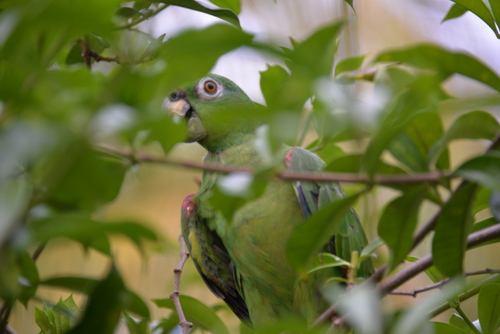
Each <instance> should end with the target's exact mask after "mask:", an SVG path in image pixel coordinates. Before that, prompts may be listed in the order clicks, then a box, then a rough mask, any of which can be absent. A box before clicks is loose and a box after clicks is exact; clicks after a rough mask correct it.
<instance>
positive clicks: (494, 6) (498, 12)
mask: <svg viewBox="0 0 500 334" xmlns="http://www.w3.org/2000/svg"><path fill="white" fill-rule="evenodd" d="M489 2H490V7H491V11H492V12H493V16H494V17H495V21H496V23H497V26H499V24H498V23H499V22H500V3H499V2H498V1H496V0H490V1H489Z"/></svg>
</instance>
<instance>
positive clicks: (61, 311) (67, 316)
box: [35, 295, 80, 334]
mask: <svg viewBox="0 0 500 334" xmlns="http://www.w3.org/2000/svg"><path fill="white" fill-rule="evenodd" d="M79 313H80V310H79V309H78V306H77V305H76V303H75V301H74V299H73V295H70V296H69V297H68V298H66V299H65V300H62V299H59V301H58V302H57V304H47V303H44V305H43V309H42V310H40V309H38V308H35V321H36V323H37V325H38V327H40V329H41V330H42V334H50V333H51V334H64V333H66V332H68V331H69V329H70V328H71V326H72V325H74V324H75V322H76V319H77V316H78V315H79Z"/></svg>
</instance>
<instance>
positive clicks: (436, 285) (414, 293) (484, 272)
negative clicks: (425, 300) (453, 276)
mask: <svg viewBox="0 0 500 334" xmlns="http://www.w3.org/2000/svg"><path fill="white" fill-rule="evenodd" d="M498 273H500V269H490V268H486V269H483V270H477V271H468V272H466V273H464V274H465V276H475V275H487V274H490V275H492V274H498ZM449 281H450V279H449V278H445V279H444V280H441V281H439V282H436V283H434V284H431V285H428V286H425V287H423V288H419V289H415V290H411V291H391V292H390V294H391V295H400V296H411V297H416V296H417V294H419V293H421V292H426V291H430V290H433V289H437V288H440V287H442V286H443V285H445V284H446V283H448V282H449Z"/></svg>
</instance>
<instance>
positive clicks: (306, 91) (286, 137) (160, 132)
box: [0, 0, 500, 334]
mask: <svg viewBox="0 0 500 334" xmlns="http://www.w3.org/2000/svg"><path fill="white" fill-rule="evenodd" d="M211 2H212V3H213V4H214V5H216V6H220V8H219V9H212V7H210V8H209V7H206V6H205V5H203V4H201V3H198V2H197V1H195V0H183V1H180V0H164V1H149V0H136V1H121V0H107V1H102V0H86V1H66V0H4V1H0V10H1V11H0V157H1V158H0V213H1V214H0V247H1V248H0V249H1V253H0V299H1V301H2V306H1V309H0V316H1V321H0V332H2V333H3V332H7V333H8V332H11V331H12V329H11V328H10V327H9V326H8V320H9V315H10V313H11V309H12V307H13V305H14V304H15V303H21V304H23V305H25V306H26V307H28V308H32V307H35V306H34V305H33V301H36V300H38V297H37V288H38V287H39V286H42V285H43V286H55V287H62V288H66V289H70V290H73V291H75V292H78V293H83V294H86V295H88V299H87V302H86V303H85V304H84V305H77V304H76V303H75V302H74V300H73V298H72V297H71V296H64V298H65V299H64V300H63V299H61V300H60V301H59V302H58V303H57V304H51V303H49V302H48V301H47V302H46V303H45V304H40V303H38V304H35V305H36V307H37V309H36V317H35V319H27V321H28V320H30V321H36V323H37V324H38V325H39V327H40V330H41V332H42V333H65V332H68V333H72V334H76V333H113V331H114V329H115V327H116V324H117V323H118V322H119V321H120V319H123V320H124V321H125V323H126V324H127V326H128V328H129V330H130V332H131V333H151V331H152V328H157V331H158V332H161V333H169V332H170V331H171V330H172V329H173V328H174V327H176V326H177V324H178V318H177V315H176V313H175V312H174V311H173V310H174V304H173V302H172V301H171V300H170V299H157V300H155V303H156V305H157V306H158V307H161V308H167V309H172V314H171V316H170V317H167V318H163V319H150V310H149V309H148V306H147V304H146V303H145V302H144V301H143V300H142V299H141V297H140V296H138V295H137V294H135V293H134V292H132V291H130V290H129V289H127V287H126V283H125V282H124V280H123V278H122V276H121V274H120V268H117V267H116V266H115V265H110V269H109V271H108V273H107V275H106V276H105V277H102V278H100V279H90V278H86V277H49V278H47V277H40V275H39V274H38V268H37V264H36V260H37V258H38V256H39V255H40V253H41V252H42V251H43V250H44V247H45V245H46V244H47V243H49V242H51V241H52V240H53V239H56V238H61V237H63V238H69V239H72V240H74V241H75V242H77V243H80V244H81V245H82V246H83V247H84V248H85V249H88V248H91V249H95V250H97V251H98V252H101V253H102V254H105V255H107V256H109V258H110V263H112V262H113V257H112V252H111V246H110V241H109V237H110V236H111V235H117V234H118V235H123V236H125V237H126V238H128V239H130V240H131V241H132V242H133V243H134V244H136V245H137V246H138V247H139V248H141V247H142V246H143V244H144V242H145V241H153V242H155V241H157V240H158V239H159V236H158V235H157V233H156V232H154V231H152V230H151V229H149V228H147V227H145V226H144V225H141V224H139V223H136V222H131V221H122V222H113V223H109V222H105V221H102V219H100V218H99V217H100V216H99V214H97V213H98V212H99V209H100V208H101V207H102V206H103V205H104V204H106V203H108V202H110V201H111V200H113V199H114V198H115V197H116V196H117V193H118V191H119V189H120V186H121V184H122V182H123V180H124V176H125V173H127V171H128V170H129V169H130V167H131V166H134V167H135V166H136V165H137V164H141V163H147V161H146V160H156V161H159V162H164V163H165V164H176V161H175V160H172V159H163V157H161V156H154V157H152V156H151V155H147V156H146V155H144V154H143V153H148V152H147V144H148V143H150V142H158V143H159V144H160V145H161V147H162V148H163V151H164V153H165V155H168V153H169V151H170V150H171V149H172V147H173V146H174V145H175V144H177V143H179V142H181V141H182V140H183V139H184V136H185V128H184V125H183V124H176V123H174V122H173V121H172V120H170V119H169V118H168V117H167V116H166V115H165V113H164V111H163V110H162V108H161V106H162V102H163V99H164V97H165V95H166V92H169V91H171V90H172V89H174V88H176V87H178V86H180V85H182V84H183V83H186V82H190V81H193V80H195V79H197V78H199V77H202V76H203V75H204V74H206V73H207V72H208V71H210V69H211V68H212V67H213V66H214V64H215V63H216V61H217V60H218V59H219V57H221V56H222V55H224V54H226V53H228V52H230V51H232V50H235V49H237V48H240V47H248V48H252V49H254V50H256V51H258V52H263V53H267V54H271V55H273V57H275V58H276V59H278V60H279V62H281V63H282V64H283V66H280V65H275V66H269V67H268V69H267V70H266V71H264V72H262V73H261V89H262V92H263V95H264V98H265V101H266V104H267V106H268V108H269V109H268V110H269V112H268V114H267V115H266V117H268V118H267V119H268V123H269V128H268V132H263V133H262V136H263V138H262V139H263V142H264V143H266V144H265V145H268V148H269V154H270V155H272V154H273V153H274V152H275V151H276V150H278V149H279V145H281V144H282V143H286V144H288V145H304V143H305V141H304V138H305V137H306V136H307V137H308V138H310V137H311V136H313V137H314V140H312V141H309V142H307V146H308V148H309V149H311V150H313V151H315V152H316V153H317V154H318V155H320V156H321V157H322V158H323V159H324V160H325V162H326V163H327V167H326V172H328V173H325V174H321V176H322V177H324V178H325V177H326V178H329V179H330V180H338V181H346V182H353V183H354V184H357V186H355V187H350V188H349V196H348V197H346V198H345V199H344V200H342V201H340V202H339V203H336V205H335V206H334V207H329V208H328V210H325V211H320V212H319V213H318V214H317V215H315V216H313V217H311V218H310V219H309V221H308V222H306V223H307V224H308V225H307V226H308V227H307V228H298V229H297V231H296V233H295V234H294V235H293V236H292V237H291V239H290V241H289V247H288V255H289V260H290V262H291V263H292V264H293V265H294V267H295V268H297V270H298V271H300V272H304V273H307V271H309V270H321V268H311V266H313V265H314V261H313V259H314V258H315V257H316V254H317V252H318V250H319V248H320V247H321V245H322V244H323V242H324V240H323V239H324V236H328V235H329V233H331V232H332V231H334V230H335V226H336V224H335V221H336V220H338V219H340V217H341V215H339V212H341V211H342V210H343V209H344V208H348V207H349V206H351V205H352V204H353V203H355V202H356V201H357V200H359V199H360V198H362V197H364V196H367V194H369V193H370V192H371V191H374V190H376V189H379V188H381V187H389V188H392V189H394V190H395V191H397V193H398V196H397V197H396V198H395V199H393V200H391V201H390V202H389V203H387V204H386V206H385V207H384V209H383V212H382V213H381V215H380V219H379V222H378V225H377V228H378V234H379V237H380V238H377V239H375V240H373V241H372V242H371V243H370V244H369V245H368V247H367V248H366V249H365V250H364V251H363V252H362V253H361V254H358V255H359V256H353V260H352V261H351V263H346V262H345V261H342V260H339V259H336V258H331V259H329V260H328V261H327V260H326V259H325V261H324V262H322V263H321V266H338V265H341V266H344V267H346V268H349V270H351V271H355V270H356V268H358V266H359V263H360V261H362V260H363V259H364V258H366V257H369V256H372V255H373V253H374V252H375V251H376V250H377V248H379V247H381V246H382V245H385V246H384V247H387V248H388V249H389V252H390V256H389V257H388V259H387V260H386V261H384V263H380V262H379V263H378V267H379V270H378V271H377V273H376V274H375V276H374V277H372V278H371V279H370V280H369V282H365V283H362V284H360V285H357V283H360V282H355V281H353V280H351V281H348V282H347V283H348V284H349V286H350V287H351V288H350V289H348V290H347V291H337V290H334V291H326V292H325V294H326V296H327V298H329V299H330V300H331V301H332V308H331V309H330V310H329V311H330V312H328V313H327V314H325V319H326V322H327V323H328V321H329V320H328V319H330V318H331V317H332V316H333V317H334V318H335V319H336V323H337V324H340V325H339V326H340V327H342V328H345V327H343V326H348V327H352V328H353V329H354V330H355V332H356V333H398V334H400V333H422V332H424V331H427V332H429V333H432V332H434V333H470V332H473V333H485V334H486V333H494V332H495V331H496V329H497V328H498V327H499V325H500V320H499V319H500V276H499V272H498V270H496V269H500V268H495V269H493V270H492V269H486V268H485V270H484V271H482V272H481V273H482V274H486V275H487V276H485V278H484V279H482V280H479V281H477V282H476V283H474V285H472V286H471V284H467V279H466V277H467V276H469V275H471V273H468V272H467V270H466V268H464V265H463V263H464V254H465V252H466V251H467V250H468V249H470V248H474V247H481V246H484V245H486V244H491V243H493V242H499V241H500V239H499V238H500V224H498V223H499V220H500V196H499V195H498V194H499V193H500V179H499V177H498V175H500V154H499V153H498V151H497V146H498V144H499V142H500V126H499V124H498V122H497V120H496V119H495V117H494V116H493V115H492V114H491V113H488V112H487V111H484V110H489V107H491V106H498V104H499V103H500V95H498V92H499V91H500V77H499V76H498V75H497V74H496V73H495V72H494V71H492V70H491V69H490V68H488V66H486V65H485V64H483V63H482V62H480V61H479V60H477V59H476V58H474V57H473V56H471V55H468V54H465V53H461V52H454V51H450V50H446V49H443V48H442V47H440V46H437V45H430V44H421V45H414V46H410V47H406V48H401V49H398V50H382V51H380V53H379V54H378V55H376V56H374V57H371V58H365V57H363V56H359V55H356V57H353V58H347V59H342V60H339V59H336V58H335V51H336V40H337V38H338V35H339V33H340V31H341V29H342V27H343V25H344V23H343V22H331V23H330V24H329V25H327V26H324V27H322V28H320V29H318V30H317V31H315V32H313V33H312V34H311V35H310V36H309V37H307V38H305V39H304V40H302V41H294V42H293V46H292V47H290V48H287V47H280V46H277V45H273V44H270V43H268V44H266V43H263V42H256V41H254V39H253V36H252V34H249V33H247V32H244V31H242V30H241V28H240V24H239V17H238V14H239V12H240V3H239V0H217V1H216V0H212V1H211ZM346 2H347V3H348V4H349V5H350V6H354V5H355V4H354V3H353V1H346ZM453 2H454V4H453V6H452V7H451V8H450V11H449V12H448V14H447V15H446V17H445V20H448V19H455V18H457V17H459V16H461V15H462V14H464V13H465V12H467V11H471V12H473V13H474V14H475V15H477V16H478V17H480V18H481V19H482V20H483V21H484V22H485V24H487V25H488V26H489V27H490V28H491V30H493V32H494V33H495V35H496V36H499V37H500V32H499V30H498V26H499V22H500V3H499V2H498V1H494V0H490V1H489V2H487V4H486V2H483V1H481V0H454V1H453ZM168 6H181V7H185V8H188V9H190V10H193V11H197V12H202V13H206V14H208V15H212V16H215V17H218V18H220V19H222V20H223V21H225V22H223V23H220V24H216V25H213V26H210V27H208V28H205V29H199V30H190V31H185V32H181V33H179V34H178V35H175V36H164V35H162V36H159V37H154V36H151V35H149V34H147V33H145V32H142V31H139V30H137V29H136V28H137V25H138V24H139V23H141V22H143V21H144V20H146V19H149V18H152V17H154V16H155V15H156V14H158V13H159V12H160V11H162V10H164V9H165V8H167V7H168ZM98 62H99V63H100V64H102V63H103V62H104V63H107V64H108V65H109V66H107V67H106V66H104V67H103V68H101V69H100V70H96V68H95V67H96V64H97V63H98ZM455 74H460V75H462V76H465V77H467V78H468V79H470V80H475V81H478V82H480V83H482V84H484V85H486V86H489V87H490V88H491V89H492V90H491V91H492V92H494V93H491V94H490V95H488V96H485V97H480V98H461V97H460V96H458V97H452V96H450V95H449V94H448V93H447V92H446V90H445V89H444V88H443V83H444V82H445V81H446V80H447V79H449V78H450V76H453V75H455ZM359 81H363V82H365V84H367V85H370V89H373V90H374V91H377V92H379V93H380V95H379V96H380V98H381V99H380V101H378V103H379V105H378V107H377V110H373V109H374V107H373V106H366V105H362V104H360V103H356V102H355V101H354V100H353V99H352V97H351V95H349V94H348V92H347V90H346V89H345V88H346V87H349V86H353V85H354V87H357V86H355V84H356V83H357V82H359ZM448 102H449V103H448ZM445 103H448V104H447V105H448V106H450V105H451V106H452V109H453V110H452V111H453V112H454V113H453V121H452V122H451V124H450V125H449V126H448V127H447V128H445V127H444V126H443V121H442V113H441V112H442V109H443V104H445ZM305 105H307V108H304V106H305ZM365 109H366V110H365ZM368 109H369V110H368ZM332 111H335V112H332ZM363 112H371V113H372V114H373V112H375V115H376V116H375V117H374V119H373V123H369V124H368V123H367V122H360V120H359V118H357V117H356V116H355V115H360V114H362V113H363ZM457 140H468V141H471V140H485V141H487V142H488V148H487V149H486V150H485V151H484V152H478V153H477V154H476V155H475V156H474V157H473V158H471V159H470V160H468V161H466V162H464V163H463V164H462V165H460V166H459V167H458V168H452V167H451V165H450V158H449V145H450V143H452V142H455V141H457ZM348 141H350V142H352V141H355V142H358V143H361V144H362V145H364V146H363V147H364V149H363V153H353V152H349V151H348V150H344V149H342V148H340V147H339V146H338V144H339V143H343V142H348ZM104 147H106V148H104ZM109 147H113V148H114V149H113V150H110V149H109ZM342 147H344V146H342ZM131 152H133V153H131ZM269 161H270V165H267V166H263V170H262V171H255V172H256V173H259V174H258V175H259V177H258V178H255V180H257V181H256V182H255V183H254V185H253V186H254V187H255V189H257V188H259V187H260V188H261V187H262V185H263V183H264V184H265V182H266V180H268V179H269V178H271V177H274V175H275V173H274V168H275V167H276V166H275V165H273V164H272V163H271V161H272V159H269ZM166 168H167V167H166ZM261 172H262V173H261ZM255 193H258V191H257V192H253V194H255ZM249 194H250V195H249ZM251 197H252V192H245V193H244V194H242V195H241V196H240V197H238V196H236V195H234V194H233V195H231V194H227V193H225V192H224V190H223V189H220V191H219V192H217V193H216V197H215V198H214V203H215V205H216V206H218V207H219V208H220V209H221V210H222V211H223V212H224V214H225V215H228V216H230V215H231V214H232V212H233V211H234V210H235V209H236V208H237V207H239V206H241V205H242V204H243V203H244V202H245V201H246V200H248V199H249V198H251ZM428 203H432V204H433V205H434V206H435V207H436V210H435V213H434V215H433V216H432V217H431V218H430V219H429V220H428V221H427V222H426V223H424V225H423V227H421V228H417V222H418V220H419V215H420V214H421V212H422V206H423V205H425V204H428ZM478 213H479V214H480V215H478ZM479 217H481V218H479ZM429 235H432V251H431V253H429V254H428V255H426V256H424V257H421V258H420V259H417V258H415V257H410V256H409V254H410V253H411V251H412V250H413V249H414V247H415V246H416V245H418V244H419V243H420V242H421V241H422V240H423V239H424V238H425V237H427V236H429ZM169 237H171V238H175V237H176V236H169ZM322 237H323V238H322ZM299 247H300V249H301V252H297V251H296V250H297V249H298V248H299ZM403 261H406V264H405V265H401V264H402V262H403ZM317 265H318V264H317ZM172 269H173V268H172ZM423 271H425V272H426V273H427V274H428V275H429V277H430V278H431V279H432V280H433V281H435V282H436V283H437V284H436V285H435V286H434V288H437V287H440V288H441V290H435V291H434V292H432V293H431V297H429V298H427V299H424V300H423V301H421V302H419V303H417V304H416V305H415V306H413V307H411V308H407V309H402V310H399V309H397V310H394V309H391V310H384V311H383V310H382V308H381V307H380V306H379V304H380V302H381V300H382V299H383V298H384V297H385V296H386V295H387V294H389V293H391V292H394V290H396V288H397V287H398V286H400V285H401V284H402V283H404V282H406V281H408V280H409V279H411V278H412V277H413V276H414V275H416V274H418V273H420V272H423ZM472 274H473V273H472ZM475 274H478V273H475ZM352 277H355V276H354V275H352ZM378 282H380V283H378ZM182 292H183V293H184V294H185V295H183V296H181V302H182V306H183V309H184V312H185V314H186V317H187V319H188V320H189V321H191V322H193V323H194V325H195V328H198V329H204V330H207V331H210V332H214V333H228V332H229V331H228V329H227V327H226V325H225V324H224V322H223V321H222V320H221V319H220V318H219V317H218V315H217V313H216V312H215V310H214V309H212V308H210V307H209V306H206V305H205V304H203V303H202V302H200V301H198V300H196V299H194V298H192V297H188V295H189V291H182ZM418 293H419V291H418V290H415V291H413V294H414V295H416V294H418ZM340 294H342V296H341V297H340ZM477 294H478V295H479V297H478V304H477V309H478V319H477V320H478V321H476V319H471V318H470V317H469V316H468V315H467V314H465V312H463V310H462V309H461V307H460V304H461V301H462V300H465V299H467V298H469V297H471V296H473V295H477ZM158 297H163V296H158ZM448 308H454V309H456V311H457V314H454V315H453V316H452V317H451V319H450V320H449V323H441V322H431V321H428V319H430V318H431V317H432V316H434V315H436V314H439V313H441V312H443V311H444V310H446V309H448ZM325 311H327V310H325ZM131 315H133V316H131ZM152 320H155V322H154V324H153V321H152ZM342 325H343V326H342ZM479 325H480V326H479ZM284 330H288V332H298V333H305V332H311V333H323V332H324V329H322V327H321V326H316V327H313V328H311V329H306V328H305V327H304V324H290V323H287V324H283V323H281V324H275V325H274V326H273V327H270V328H269V330H268V331H265V330H264V332H266V333H277V332H280V331H284ZM247 331H249V329H247V328H242V332H247ZM155 333H156V332H155Z"/></svg>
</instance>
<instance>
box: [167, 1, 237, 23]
mask: <svg viewBox="0 0 500 334" xmlns="http://www.w3.org/2000/svg"><path fill="white" fill-rule="evenodd" d="M159 2H162V3H164V4H167V5H174V6H179V7H183V8H187V9H191V10H195V11H197V12H200V13H205V14H208V15H212V16H215V17H217V18H219V19H221V20H224V21H226V22H229V23H231V24H233V25H234V26H236V27H238V28H241V26H240V20H239V19H238V15H236V14H235V13H234V12H233V11H232V10H229V9H211V8H208V7H205V6H203V5H202V4H200V3H198V2H197V1H194V0H162V1H159Z"/></svg>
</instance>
